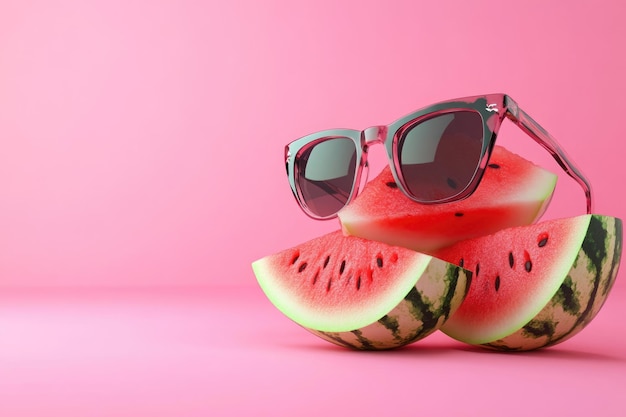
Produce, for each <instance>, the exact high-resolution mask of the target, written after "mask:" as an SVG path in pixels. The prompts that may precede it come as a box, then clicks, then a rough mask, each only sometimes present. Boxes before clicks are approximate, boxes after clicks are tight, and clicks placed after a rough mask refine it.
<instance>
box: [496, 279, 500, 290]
mask: <svg viewBox="0 0 626 417" xmlns="http://www.w3.org/2000/svg"><path fill="white" fill-rule="evenodd" d="M499 289H500V275H498V276H496V291H498V290H499Z"/></svg>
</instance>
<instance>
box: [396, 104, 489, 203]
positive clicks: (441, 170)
mask: <svg viewBox="0 0 626 417" xmlns="http://www.w3.org/2000/svg"><path fill="white" fill-rule="evenodd" d="M482 144H483V122H482V117H481V116H480V114H479V113H477V112H473V111H457V112H454V113H446V114H441V115H439V116H435V117H433V118H430V119H427V120H425V121H423V122H421V123H419V124H417V125H416V126H414V127H412V128H411V129H409V130H407V132H405V133H404V135H403V136H402V137H401V138H400V140H399V146H398V157H399V160H400V167H401V171H402V176H403V177H404V181H405V183H406V187H407V188H408V192H409V193H410V194H412V195H413V196H415V197H416V198H418V199H419V200H420V201H424V202H435V201H439V200H443V199H448V198H451V197H454V196H455V195H457V194H459V193H461V192H462V191H463V190H464V189H465V188H466V187H467V186H468V185H469V184H470V183H471V181H472V179H473V178H474V174H475V173H476V170H477V168H478V166H479V163H480V153H481V149H482Z"/></svg>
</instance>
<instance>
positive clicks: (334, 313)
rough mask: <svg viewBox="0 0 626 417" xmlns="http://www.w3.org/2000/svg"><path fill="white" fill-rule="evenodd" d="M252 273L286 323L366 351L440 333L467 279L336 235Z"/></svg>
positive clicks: (438, 264)
mask: <svg viewBox="0 0 626 417" xmlns="http://www.w3.org/2000/svg"><path fill="white" fill-rule="evenodd" d="M383 265H384V268H383ZM252 268H253V270H254V273H255V275H256V277H257V281H258V283H259V285H260V286H261V288H262V290H263V291H264V293H265V294H266V296H267V297H268V299H269V300H270V301H271V302H272V304H274V306H275V307H277V308H278V309H279V310H280V311H281V312H282V313H283V314H285V315H286V316H287V317H288V318H290V319H291V320H293V321H294V322H296V323H297V324H299V325H301V326H302V327H304V328H306V329H308V330H310V331H311V332H313V333H314V334H316V335H318V336H320V337H322V338H323V339H325V340H328V341H330V342H332V343H335V344H337V345H340V346H344V347H350V348H355V349H366V350H371V349H390V348H396V347H400V346H404V345H406V344H408V343H412V342H414V341H417V340H419V339H421V338H423V337H426V336H427V335H429V334H431V333H432V332H434V331H435V330H437V329H439V328H440V326H441V325H442V324H443V323H444V322H445V320H446V319H447V318H448V317H449V316H450V315H451V314H453V313H454V311H455V310H456V309H457V308H458V306H459V305H460V304H461V302H462V300H463V299H464V297H465V295H466V294H467V288H468V285H469V280H470V279H471V273H469V272H468V271H465V270H463V269H462V268H459V267H458V266H455V265H452V264H450V263H447V262H445V261H443V260H440V259H437V258H433V257H432V256H429V255H426V254H422V253H417V252H414V251H411V250H409V249H406V248H400V247H393V246H390V245H387V244H384V243H381V242H375V241H369V240H365V239H361V238H357V237H353V236H344V235H343V234H342V233H341V231H336V232H334V233H330V234H327V235H324V236H321V237H318V238H316V239H313V240H311V241H309V242H305V243H303V244H301V245H297V246H295V247H293V248H290V249H287V250H284V251H281V252H278V253H276V254H274V255H270V256H267V257H265V258H262V259H260V260H258V261H255V262H253V264H252Z"/></svg>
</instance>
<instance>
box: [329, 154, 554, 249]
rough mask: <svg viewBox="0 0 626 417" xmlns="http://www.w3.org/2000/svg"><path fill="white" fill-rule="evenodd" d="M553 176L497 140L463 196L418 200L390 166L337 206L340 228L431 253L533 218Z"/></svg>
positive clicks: (540, 211)
mask: <svg viewBox="0 0 626 417" xmlns="http://www.w3.org/2000/svg"><path fill="white" fill-rule="evenodd" d="M556 179H557V176H556V175H555V174H553V173H551V172H549V171H547V170H545V169H543V168H541V167H539V166H537V165H535V164H533V163H532V162H530V161H527V160H526V159H524V158H522V157H520V156H518V155H516V154H514V153H511V152H509V151H508V150H506V149H505V148H503V147H499V146H496V147H495V148H494V151H493V154H492V156H491V159H490V162H489V165H488V168H487V170H486V172H485V174H484V176H483V179H482V181H481V183H480V185H479V186H478V188H477V190H476V191H475V192H474V194H473V195H471V196H470V197H468V198H467V199H465V200H462V201H458V202H453V203H447V204H438V205H423V204H418V203H415V202H413V201H411V200H409V199H408V198H407V197H406V196H405V195H404V194H403V193H402V192H401V191H400V190H399V189H398V188H397V186H396V183H395V181H394V178H393V175H392V174H391V171H390V170H389V168H386V169H384V170H383V171H382V172H381V173H380V174H379V175H378V176H377V177H376V178H375V179H373V180H372V181H370V182H369V183H368V184H367V185H366V187H365V188H364V189H363V192H362V193H361V194H360V195H359V196H357V198H356V199H355V200H354V201H353V202H352V203H351V204H349V205H348V206H347V207H345V208H344V209H343V210H341V211H340V212H339V220H340V221H341V225H342V228H343V231H344V233H345V234H348V235H354V236H359V237H362V238H365V239H370V240H376V241H379V242H385V243H388V244H391V245H398V246H403V247H407V248H410V249H413V250H415V251H418V252H426V253H430V252H432V251H434V250H437V249H440V248H442V247H446V246H449V245H451V244H453V243H455V242H458V241H461V240H466V239H470V238H473V237H476V236H483V235H487V234H490V233H494V232H496V231H498V230H501V229H506V228H509V227H513V226H522V225H527V224H531V223H533V222H535V221H536V220H537V219H539V218H540V217H541V215H542V214H543V213H544V212H545V210H546V208H547V206H548V204H549V202H550V199H551V197H552V193H553V192H554V188H555V185H556Z"/></svg>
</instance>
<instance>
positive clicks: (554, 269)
mask: <svg viewBox="0 0 626 417" xmlns="http://www.w3.org/2000/svg"><path fill="white" fill-rule="evenodd" d="M621 250H622V222H621V220H619V219H616V218H614V217H608V216H600V215H583V216H578V217H572V218H566V219H557V220H552V221H546V222H542V223H538V224H534V225H530V226H525V227H516V228H510V229H507V230H503V231H500V232H498V233H495V234H492V235H489V236H484V237H480V238H475V239H470V240H467V241H463V242H459V243H457V244H455V245H453V246H451V247H449V248H446V249H442V250H440V251H438V252H437V253H436V256H438V257H440V258H441V259H444V260H447V261H449V262H451V263H455V264H458V265H461V266H463V267H464V268H467V269H469V270H471V271H473V273H474V274H473V281H472V285H471V287H470V290H469V293H468V295H467V297H466V299H465V301H464V302H463V304H462V305H461V307H459V309H458V310H457V312H456V313H455V314H454V315H453V316H452V317H451V318H450V319H449V320H448V321H447V322H446V324H445V325H444V326H443V327H442V331H443V332H444V333H446V334H448V335H449V336H451V337H453V338H455V339H458V340H460V341H463V342H467V343H470V344H486V345H487V346H488V347H491V348H496V349H502V350H529V349H536V348H539V347H543V346H550V345H553V344H556V343H559V342H562V341H564V340H566V339H568V338H570V337H571V336H573V335H574V334H576V333H578V332H579V331H580V330H582V328H583V327H585V326H586V325H587V324H588V323H589V322H590V321H591V319H593V317H595V315H596V314H597V313H598V311H599V310H600V307H601V306H602V304H603V303H604V301H605V299H606V297H607V296H608V293H609V291H610V289H611V287H612V285H613V282H614V280H615V277H616V274H617V270H618V268H619V262H620V257H621Z"/></svg>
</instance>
